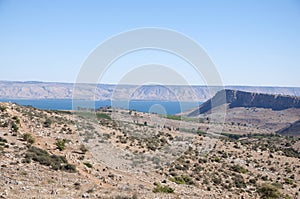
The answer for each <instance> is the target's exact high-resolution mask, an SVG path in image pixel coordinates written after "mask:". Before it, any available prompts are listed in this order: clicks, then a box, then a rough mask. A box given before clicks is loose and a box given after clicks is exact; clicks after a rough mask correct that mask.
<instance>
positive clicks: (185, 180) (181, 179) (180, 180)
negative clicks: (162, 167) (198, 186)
mask: <svg viewBox="0 0 300 199" xmlns="http://www.w3.org/2000/svg"><path fill="white" fill-rule="evenodd" d="M170 181H172V182H175V183H176V184H187V185H193V184H194V182H193V180H192V178H190V177H189V176H185V175H182V176H175V177H173V178H170Z"/></svg>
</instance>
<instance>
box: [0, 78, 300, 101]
mask: <svg viewBox="0 0 300 199" xmlns="http://www.w3.org/2000/svg"><path fill="white" fill-rule="evenodd" d="M225 88H226V89H232V90H240V91H247V92H255V93H266V94H280V95H290V96H300V87H253V86H226V87H225ZM218 90H220V89H219V88H215V87H212V88H211V89H209V88H208V87H207V86H174V85H172V86H162V85H142V86H135V85H107V84H99V85H93V84H84V86H79V87H77V90H76V93H78V92H79V93H80V92H81V93H83V94H84V95H83V96H89V97H91V96H92V98H95V99H96V100H107V99H112V98H113V99H128V98H129V99H132V100H167V101H202V102H203V101H206V100H208V99H210V98H211V97H213V96H214V95H215V94H216V93H217V91H218ZM73 91H74V84H72V83H50V82H34V81H28V82H15V81H0V98H2V99H71V98H72V97H73ZM83 98H84V97H83Z"/></svg>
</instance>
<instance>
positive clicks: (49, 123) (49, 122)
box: [43, 118, 52, 128]
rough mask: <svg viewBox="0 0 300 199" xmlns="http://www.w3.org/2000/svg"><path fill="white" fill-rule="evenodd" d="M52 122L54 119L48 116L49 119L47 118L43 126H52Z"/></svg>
mask: <svg viewBox="0 0 300 199" xmlns="http://www.w3.org/2000/svg"><path fill="white" fill-rule="evenodd" d="M51 124H52V121H51V120H50V119H49V118H47V119H46V120H45V122H44V124H43V126H44V127H45V128H49V127H50V126H51Z"/></svg>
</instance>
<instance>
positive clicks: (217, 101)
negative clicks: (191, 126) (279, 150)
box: [188, 90, 300, 117]
mask: <svg viewBox="0 0 300 199" xmlns="http://www.w3.org/2000/svg"><path fill="white" fill-rule="evenodd" d="M223 104H228V106H229V108H235V107H245V108H250V107H256V108H266V109H267V108H269V109H272V110H275V111H280V110H284V109H288V108H300V98H299V97H294V96H284V95H270V94H260V93H251V92H244V91H236V90H222V91H219V92H218V93H217V94H216V95H215V96H214V97H213V98H212V99H210V100H208V101H206V102H205V103H203V104H202V105H201V106H200V107H199V109H197V110H195V111H193V112H191V113H190V114H189V115H188V116H191V117H193V116H197V115H198V114H202V113H206V112H208V111H210V110H211V109H212V107H217V106H220V105H223Z"/></svg>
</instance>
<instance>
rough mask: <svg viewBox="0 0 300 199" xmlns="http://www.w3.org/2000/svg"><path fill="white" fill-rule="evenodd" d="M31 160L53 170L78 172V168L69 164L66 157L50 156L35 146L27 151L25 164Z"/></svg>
mask: <svg viewBox="0 0 300 199" xmlns="http://www.w3.org/2000/svg"><path fill="white" fill-rule="evenodd" d="M31 160H33V161H35V162H38V163H40V164H41V165H45V166H50V167H51V168H52V169H53V170H62V171H67V172H75V171H76V167H75V166H74V165H71V164H69V163H68V161H67V159H66V158H65V157H64V156H58V155H50V154H49V153H48V152H47V151H45V150H43V149H40V148H37V147H33V146H32V147H30V148H29V149H28V150H27V152H26V154H25V160H24V162H26V163H29V162H31Z"/></svg>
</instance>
